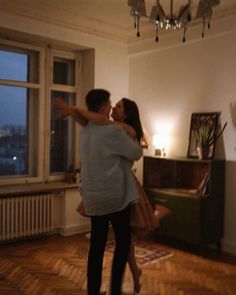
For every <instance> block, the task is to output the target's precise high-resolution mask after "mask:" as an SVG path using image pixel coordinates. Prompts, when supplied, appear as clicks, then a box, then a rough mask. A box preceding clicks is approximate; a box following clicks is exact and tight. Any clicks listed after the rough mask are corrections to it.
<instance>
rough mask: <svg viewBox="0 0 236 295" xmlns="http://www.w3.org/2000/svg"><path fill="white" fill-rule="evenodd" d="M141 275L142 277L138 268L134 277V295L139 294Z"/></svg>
mask: <svg viewBox="0 0 236 295" xmlns="http://www.w3.org/2000/svg"><path fill="white" fill-rule="evenodd" d="M141 275H142V270H141V269H140V268H139V269H138V271H137V275H135V278H134V294H139V292H140V290H141V283H140V277H141Z"/></svg>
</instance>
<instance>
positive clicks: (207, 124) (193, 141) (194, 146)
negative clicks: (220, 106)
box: [187, 112, 219, 159]
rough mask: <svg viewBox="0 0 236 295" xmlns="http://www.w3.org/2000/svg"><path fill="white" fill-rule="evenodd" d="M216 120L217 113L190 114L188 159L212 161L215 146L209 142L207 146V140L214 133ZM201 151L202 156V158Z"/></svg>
mask: <svg viewBox="0 0 236 295" xmlns="http://www.w3.org/2000/svg"><path fill="white" fill-rule="evenodd" d="M218 118H219V113H218V112H209V113H192V116H191V123H190V132H189V145H188V154H187V157H188V158H200V159H202V158H204V159H213V157H214V150H215V144H214V142H212V143H211V142H210V144H209V138H210V136H211V134H214V133H215V130H216V127H217V123H218ZM207 142H208V144H207ZM203 150H204V156H202V153H203Z"/></svg>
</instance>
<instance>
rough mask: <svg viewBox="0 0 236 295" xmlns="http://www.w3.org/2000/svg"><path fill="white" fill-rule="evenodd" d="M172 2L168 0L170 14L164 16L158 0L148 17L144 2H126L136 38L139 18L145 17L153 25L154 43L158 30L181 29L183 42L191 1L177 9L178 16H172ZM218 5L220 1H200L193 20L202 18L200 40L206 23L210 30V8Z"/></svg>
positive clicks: (141, 0) (157, 36) (133, 0)
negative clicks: (129, 8) (154, 32)
mask: <svg viewBox="0 0 236 295" xmlns="http://www.w3.org/2000/svg"><path fill="white" fill-rule="evenodd" d="M173 2H174V1H173V0H170V12H169V14H166V13H165V11H164V9H163V8H162V6H161V4H160V0H157V1H156V5H154V6H152V9H151V13H150V15H149V16H148V15H147V13H146V4H145V0H128V6H130V7H131V11H130V13H131V15H132V16H133V17H134V27H135V29H136V30H137V37H140V30H139V25H140V18H141V17H145V18H148V19H149V20H150V21H151V22H153V23H154V26H155V31H156V38H155V40H156V42H158V41H159V29H165V30H170V29H173V30H176V29H181V28H183V39H182V41H183V42H185V41H186V38H185V35H186V30H187V26H188V25H189V24H190V22H191V20H192V16H191V2H192V0H188V2H187V3H186V4H185V5H184V6H181V7H180V9H179V13H178V15H175V14H174V5H173ZM219 3H220V0H200V1H199V4H198V8H197V13H196V16H195V18H196V19H197V18H202V23H203V26H202V38H203V37H204V34H205V24H206V22H208V29H210V21H211V16H212V7H213V6H216V5H218V4H219Z"/></svg>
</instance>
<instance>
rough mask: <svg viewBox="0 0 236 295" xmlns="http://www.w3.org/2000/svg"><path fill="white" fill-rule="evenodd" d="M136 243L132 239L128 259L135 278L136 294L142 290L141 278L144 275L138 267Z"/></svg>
mask: <svg viewBox="0 0 236 295" xmlns="http://www.w3.org/2000/svg"><path fill="white" fill-rule="evenodd" d="M134 247H135V246H134V241H133V238H132V239H131V244H130V251H129V257H128V263H129V267H130V271H131V274H132V277H133V281H134V292H135V293H137V294H138V293H139V292H140V289H141V284H140V277H141V274H142V270H141V269H140V268H139V267H138V265H137V262H136V258H135V249H134Z"/></svg>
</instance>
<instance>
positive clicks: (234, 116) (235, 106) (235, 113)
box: [229, 102, 236, 129]
mask: <svg viewBox="0 0 236 295" xmlns="http://www.w3.org/2000/svg"><path fill="white" fill-rule="evenodd" d="M229 110H230V116H231V120H232V124H233V127H234V129H236V102H231V103H230V105H229Z"/></svg>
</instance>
